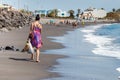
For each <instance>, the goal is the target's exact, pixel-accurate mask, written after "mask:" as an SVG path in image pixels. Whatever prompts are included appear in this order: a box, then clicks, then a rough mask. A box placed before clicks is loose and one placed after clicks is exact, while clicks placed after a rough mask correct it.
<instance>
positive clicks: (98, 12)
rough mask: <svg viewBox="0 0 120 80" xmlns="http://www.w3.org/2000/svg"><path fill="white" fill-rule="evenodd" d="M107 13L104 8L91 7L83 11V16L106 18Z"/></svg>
mask: <svg viewBox="0 0 120 80" xmlns="http://www.w3.org/2000/svg"><path fill="white" fill-rule="evenodd" d="M106 15H107V12H106V11H105V10H104V9H95V8H91V7H90V8H88V9H86V10H85V11H84V12H83V14H82V16H81V17H82V18H84V19H89V20H91V19H95V18H104V17H105V16H106Z"/></svg>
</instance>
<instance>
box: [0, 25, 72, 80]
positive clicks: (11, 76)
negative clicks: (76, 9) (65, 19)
mask: <svg viewBox="0 0 120 80" xmlns="http://www.w3.org/2000/svg"><path fill="white" fill-rule="evenodd" d="M68 30H72V26H65V25H64V26H52V25H51V26H50V25H43V31H42V37H43V38H42V39H43V44H44V46H43V47H42V49H41V54H40V60H41V62H40V63H36V62H34V61H30V55H29V54H28V53H27V52H25V53H23V52H20V51H21V50H22V48H23V47H24V45H25V43H26V39H27V36H28V32H29V27H23V28H22V29H15V30H12V31H9V32H6V33H5V32H1V33H0V37H1V38H0V43H1V44H0V46H1V47H5V46H14V47H15V48H17V49H19V50H20V51H9V50H1V51H0V80H21V79H24V80H41V79H44V78H50V77H56V76H59V75H58V74H57V73H52V72H48V70H49V69H51V68H52V66H53V65H54V64H57V62H56V59H58V58H63V57H64V56H62V55H54V54H53V55H52V54H44V51H45V50H49V49H57V48H63V47H64V46H62V45H60V44H59V43H54V42H51V41H50V39H49V38H47V37H48V36H60V35H63V34H65V33H66V31H68Z"/></svg>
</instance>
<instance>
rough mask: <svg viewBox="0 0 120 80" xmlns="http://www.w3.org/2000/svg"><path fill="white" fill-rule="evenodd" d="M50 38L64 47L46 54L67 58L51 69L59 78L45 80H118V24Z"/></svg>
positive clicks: (119, 36) (119, 52)
mask: <svg viewBox="0 0 120 80" xmlns="http://www.w3.org/2000/svg"><path fill="white" fill-rule="evenodd" d="M49 38H52V39H53V41H54V42H59V43H61V44H63V45H64V46H65V48H63V49H56V50H48V51H46V53H47V54H49V53H52V54H61V55H66V56H68V57H67V58H63V59H58V60H57V61H58V62H59V63H60V64H59V65H55V66H54V68H53V69H52V70H50V71H51V72H58V73H59V74H60V75H61V76H62V77H58V78H50V79H45V80H120V79H119V76H120V68H119V67H120V24H100V25H94V26H87V27H85V28H78V29H75V30H74V31H68V34H65V35H64V36H59V37H49Z"/></svg>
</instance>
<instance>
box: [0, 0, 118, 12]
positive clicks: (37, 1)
mask: <svg viewBox="0 0 120 80" xmlns="http://www.w3.org/2000/svg"><path fill="white" fill-rule="evenodd" d="M0 3H7V4H10V5H12V6H14V7H16V8H25V9H27V8H28V9H29V10H31V11H34V10H37V9H56V8H57V9H62V10H65V11H68V10H70V9H73V10H76V11H77V9H78V8H79V9H81V10H82V11H83V10H85V9H86V8H88V7H94V8H104V9H105V10H107V11H112V9H113V8H115V9H118V8H120V0H0Z"/></svg>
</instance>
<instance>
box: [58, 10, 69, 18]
mask: <svg viewBox="0 0 120 80" xmlns="http://www.w3.org/2000/svg"><path fill="white" fill-rule="evenodd" d="M57 16H58V17H68V16H69V15H68V13H67V12H66V11H62V10H61V9H58V13H57Z"/></svg>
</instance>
